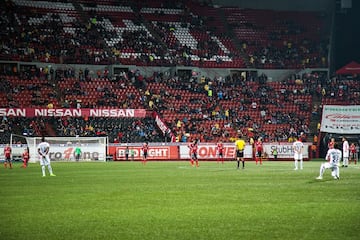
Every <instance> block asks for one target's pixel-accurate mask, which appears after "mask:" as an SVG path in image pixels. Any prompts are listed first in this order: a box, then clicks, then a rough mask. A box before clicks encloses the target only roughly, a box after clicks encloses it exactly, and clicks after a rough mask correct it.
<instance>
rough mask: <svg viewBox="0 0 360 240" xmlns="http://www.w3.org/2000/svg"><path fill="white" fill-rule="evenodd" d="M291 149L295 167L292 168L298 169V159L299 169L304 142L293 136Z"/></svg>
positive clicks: (301, 163)
mask: <svg viewBox="0 0 360 240" xmlns="http://www.w3.org/2000/svg"><path fill="white" fill-rule="evenodd" d="M292 148H293V151H294V161H295V168H294V170H298V162H299V161H300V169H301V170H302V169H303V154H302V153H303V149H304V144H303V143H302V142H301V141H300V139H298V138H295V142H294V143H293V146H292Z"/></svg>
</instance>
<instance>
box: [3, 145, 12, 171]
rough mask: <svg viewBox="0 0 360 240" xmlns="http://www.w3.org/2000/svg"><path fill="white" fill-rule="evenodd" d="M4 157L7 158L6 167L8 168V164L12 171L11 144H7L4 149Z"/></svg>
mask: <svg viewBox="0 0 360 240" xmlns="http://www.w3.org/2000/svg"><path fill="white" fill-rule="evenodd" d="M4 156H5V161H4V167H5V168H7V164H8V163H9V167H10V169H12V162H11V147H10V145H9V144H6V146H5V147H4Z"/></svg>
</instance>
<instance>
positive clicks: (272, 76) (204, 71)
mask: <svg viewBox="0 0 360 240" xmlns="http://www.w3.org/2000/svg"><path fill="white" fill-rule="evenodd" d="M0 64H17V69H21V68H22V67H24V66H36V67H37V68H40V67H41V68H45V67H50V68H53V69H67V68H73V69H74V71H75V76H78V73H79V70H80V69H82V70H84V69H85V68H88V69H89V71H90V73H89V75H90V77H92V78H96V77H97V75H96V72H97V71H98V70H101V71H102V70H104V69H105V68H107V69H108V70H109V73H110V75H116V74H118V73H119V72H120V71H126V72H127V71H137V70H138V71H140V73H141V74H142V75H143V76H144V77H150V76H153V74H154V72H161V73H166V74H168V75H169V76H174V75H175V74H176V73H178V72H179V71H190V72H193V73H194V75H193V76H194V77H198V78H200V77H201V76H204V77H208V78H210V79H214V78H215V77H219V76H228V75H231V74H232V73H235V72H246V71H247V72H257V73H258V75H261V74H265V75H266V76H268V81H281V80H283V79H284V78H286V77H288V76H290V75H291V74H296V73H305V72H306V73H309V72H311V71H328V69H327V68H316V69H255V68H198V67H185V66H174V67H145V66H136V65H88V64H53V63H41V62H15V61H0Z"/></svg>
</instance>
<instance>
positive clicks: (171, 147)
mask: <svg viewBox="0 0 360 240" xmlns="http://www.w3.org/2000/svg"><path fill="white" fill-rule="evenodd" d="M26 146H27V145H26V144H13V145H12V154H13V159H14V160H17V161H20V160H21V154H22V153H23V151H24V149H25V148H26ZM4 147H5V144H2V145H0V161H4V154H3V153H4V151H3V149H4ZM126 147H129V150H134V158H133V159H132V158H131V156H129V161H131V160H134V161H138V160H141V159H142V150H141V148H142V144H141V143H120V144H114V143H109V144H108V145H107V155H108V156H109V157H108V158H107V159H108V160H109V159H111V160H114V161H125V160H126V158H125V149H126ZM309 147H310V143H305V148H304V153H303V156H304V160H310V156H309V151H308V150H309ZM51 148H53V150H50V152H52V153H53V154H51V155H50V157H51V158H52V159H51V160H52V161H75V158H74V151H75V147H71V146H70V147H66V148H65V147H63V146H62V147H57V146H52V147H51ZM275 148H277V150H278V159H277V160H278V161H287V160H292V159H293V155H294V152H293V150H292V144H291V143H287V142H273V143H264V152H265V153H266V156H267V157H265V160H270V161H274V160H275V159H274V156H273V155H272V150H273V149H275ZM93 152H94V151H89V153H90V155H91V154H92V153H93ZM244 153H245V159H246V160H248V161H249V160H253V154H254V151H253V149H252V147H251V146H250V145H248V146H246V148H245V152H244ZM234 156H235V146H234V143H224V160H226V161H232V160H234ZM198 158H199V159H200V160H205V161H216V160H217V152H216V144H215V143H200V144H199V148H198ZM189 159H190V154H189V148H188V143H150V145H149V151H148V160H150V161H179V160H180V161H187V160H189ZM86 160H94V159H86Z"/></svg>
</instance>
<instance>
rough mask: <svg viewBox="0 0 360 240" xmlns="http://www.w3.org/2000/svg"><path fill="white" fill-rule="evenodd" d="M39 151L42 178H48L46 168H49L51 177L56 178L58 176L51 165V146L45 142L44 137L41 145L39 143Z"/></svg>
mask: <svg viewBox="0 0 360 240" xmlns="http://www.w3.org/2000/svg"><path fill="white" fill-rule="evenodd" d="M37 150H38V154H39V160H40V165H41V171H42V176H43V177H45V176H46V174H45V166H47V168H48V170H49V173H50V176H51V177H55V176H56V175H55V174H54V173H53V171H52V168H51V165H50V157H49V150H50V144H49V143H48V142H46V141H45V138H44V137H42V138H41V143H39V145H38V147H37Z"/></svg>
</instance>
